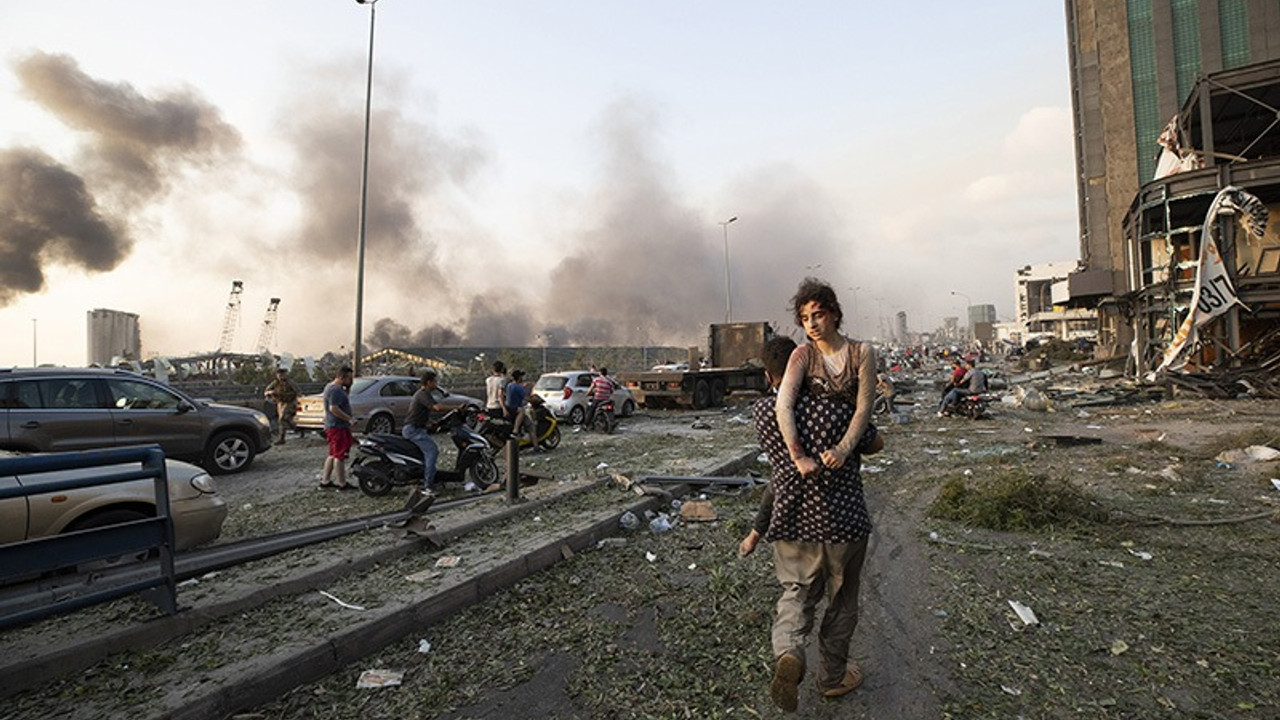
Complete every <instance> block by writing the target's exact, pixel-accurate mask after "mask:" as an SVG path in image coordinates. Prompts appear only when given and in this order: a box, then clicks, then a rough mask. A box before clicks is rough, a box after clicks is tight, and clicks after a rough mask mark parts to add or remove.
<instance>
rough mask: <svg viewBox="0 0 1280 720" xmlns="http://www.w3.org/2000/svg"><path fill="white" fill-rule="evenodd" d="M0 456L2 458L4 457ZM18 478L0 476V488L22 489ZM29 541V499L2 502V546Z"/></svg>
mask: <svg viewBox="0 0 1280 720" xmlns="http://www.w3.org/2000/svg"><path fill="white" fill-rule="evenodd" d="M3 456H4V455H3V454H0V457H3ZM20 485H21V483H19V482H18V478H16V477H14V476H12V475H9V476H0V488H4V489H6V490H7V489H9V488H16V487H20ZM26 539H27V499H26V498H24V497H15V498H5V499H3V500H0V545H4V544H5V543H12V542H20V541H22V540H26Z"/></svg>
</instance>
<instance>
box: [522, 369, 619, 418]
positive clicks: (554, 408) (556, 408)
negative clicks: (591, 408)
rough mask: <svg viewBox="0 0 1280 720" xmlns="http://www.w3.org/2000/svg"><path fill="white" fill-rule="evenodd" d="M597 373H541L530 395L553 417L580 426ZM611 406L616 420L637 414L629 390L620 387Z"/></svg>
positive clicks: (585, 415)
mask: <svg viewBox="0 0 1280 720" xmlns="http://www.w3.org/2000/svg"><path fill="white" fill-rule="evenodd" d="M596 374H597V373H594V372H591V371H590V370H575V371H570V372H554V373H544V374H543V375H542V377H540V378H538V382H536V383H534V385H533V394H535V395H537V396H538V397H541V398H542V399H543V400H544V401H546V405H547V409H548V410H550V411H551V412H552V413H555V415H556V417H562V418H567V419H568V420H569V422H571V423H573V424H574V425H581V424H582V421H583V420H584V419H585V418H586V417H587V401H588V397H587V396H588V393H589V392H590V391H591V381H592V380H594V379H595V377H596ZM613 406H614V407H615V408H617V409H618V415H619V417H630V416H631V415H632V414H633V413H634V412H635V411H636V401H635V399H634V398H633V397H632V396H631V391H630V390H628V389H627V388H626V387H624V386H623V385H621V384H618V387H617V388H616V389H615V390H614V391H613Z"/></svg>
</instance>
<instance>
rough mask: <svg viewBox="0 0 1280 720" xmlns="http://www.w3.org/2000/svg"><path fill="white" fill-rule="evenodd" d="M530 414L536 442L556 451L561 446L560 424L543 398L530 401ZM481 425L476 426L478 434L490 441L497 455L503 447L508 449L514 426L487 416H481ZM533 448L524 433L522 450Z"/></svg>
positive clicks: (521, 442)
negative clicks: (543, 401)
mask: <svg viewBox="0 0 1280 720" xmlns="http://www.w3.org/2000/svg"><path fill="white" fill-rule="evenodd" d="M529 407H530V413H531V414H532V416H533V421H534V436H535V438H536V439H535V440H534V442H537V444H538V447H540V448H542V449H543V450H554V449H555V448H556V446H557V445H559V444H560V422H559V421H558V420H556V416H555V415H553V414H551V411H550V410H547V408H546V407H545V406H543V404H542V398H540V397H538V396H537V395H534V396H533V397H531V398H530V399H529ZM478 419H479V423H478V424H477V425H476V432H478V433H480V434H481V435H482V436H484V438H485V440H487V441H489V445H490V446H491V447H492V448H493V452H494V453H495V454H496V453H497V452H498V451H499V450H501V449H502V448H503V447H506V444H507V440H510V439H511V431H512V425H511V423H509V422H507V421H506V420H504V419H502V418H500V417H492V416H489V415H487V414H483V413H482V414H480V415H479V417H478ZM532 447H533V442H530V440H529V436H528V435H526V434H524V433H523V432H522V433H521V434H520V449H521V450H528V449H530V448H532Z"/></svg>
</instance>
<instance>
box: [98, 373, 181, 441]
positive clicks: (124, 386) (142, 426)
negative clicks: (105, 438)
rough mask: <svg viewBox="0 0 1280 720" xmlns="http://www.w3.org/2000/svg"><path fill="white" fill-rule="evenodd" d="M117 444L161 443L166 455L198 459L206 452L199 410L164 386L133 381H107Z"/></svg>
mask: <svg viewBox="0 0 1280 720" xmlns="http://www.w3.org/2000/svg"><path fill="white" fill-rule="evenodd" d="M106 388H107V396H108V399H109V400H110V405H111V417H112V420H113V422H114V423H115V433H116V443H117V444H119V445H141V444H145V443H159V444H160V447H161V448H162V449H163V450H164V453H165V455H170V456H174V457H195V456H198V455H199V454H200V453H201V451H202V450H203V449H204V432H203V423H204V421H203V418H202V417H201V415H200V411H199V409H198V408H196V407H194V406H193V405H192V403H190V402H187V400H186V399H184V398H183V397H182V396H180V395H178V394H177V393H175V392H173V391H172V390H170V389H168V388H166V387H164V386H163V385H160V384H157V383H152V382H148V381H146V380H137V379H133V378H107V380H106Z"/></svg>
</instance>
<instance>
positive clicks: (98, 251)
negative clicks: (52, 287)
mask: <svg viewBox="0 0 1280 720" xmlns="http://www.w3.org/2000/svg"><path fill="white" fill-rule="evenodd" d="M131 245H132V240H130V238H129V236H128V234H127V233H126V232H125V231H124V229H123V228H122V227H120V225H119V223H117V222H115V221H113V220H112V219H111V218H109V217H106V216H105V215H103V213H102V212H101V209H100V208H99V207H98V206H97V204H96V203H95V202H94V199H93V196H92V195H91V194H90V193H89V191H88V189H87V188H86V187H85V184H84V180H83V179H81V178H80V176H79V175H76V174H75V173H73V172H71V171H70V170H68V169H66V168H65V167H63V166H61V165H59V164H58V163H57V162H55V161H54V160H53V159H52V158H50V157H49V156H48V155H45V154H44V153H41V152H39V151H37V150H28V149H13V150H3V151H0V307H3V306H5V305H8V304H9V303H11V302H13V301H14V300H15V299H17V297H18V296H19V295H22V294H25V293H35V292H39V291H40V290H42V289H44V284H45V273H44V266H45V264H46V263H57V264H61V265H71V266H77V267H82V268H84V269H86V270H91V271H94V272H103V271H106V270H110V269H112V268H114V267H115V266H116V265H119V264H120V261H121V260H123V259H124V258H125V256H126V255H127V254H128V252H129V248H130V246H131Z"/></svg>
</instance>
